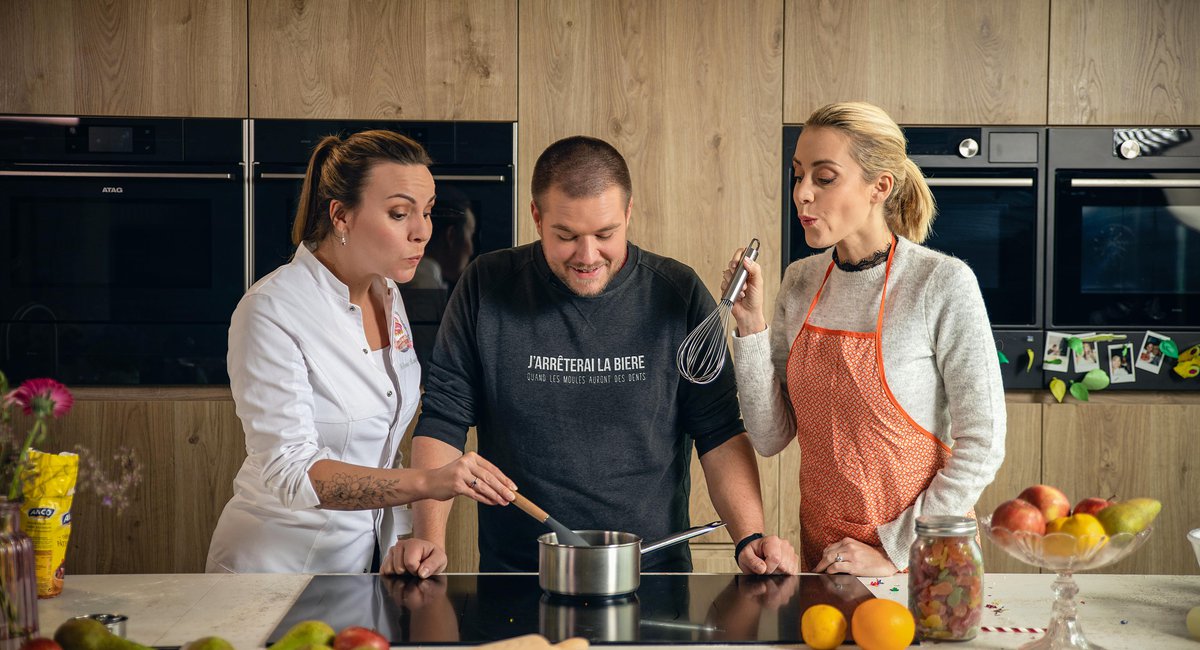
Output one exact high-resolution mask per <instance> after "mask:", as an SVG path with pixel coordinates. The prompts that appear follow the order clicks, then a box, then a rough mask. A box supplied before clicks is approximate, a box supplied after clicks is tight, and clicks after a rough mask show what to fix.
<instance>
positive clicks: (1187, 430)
mask: <svg viewBox="0 0 1200 650" xmlns="http://www.w3.org/2000/svg"><path fill="white" fill-rule="evenodd" d="M1042 422H1043V426H1042V428H1043V431H1044V432H1045V435H1044V436H1043V444H1042V449H1043V456H1042V457H1043V476H1042V479H1043V481H1042V482H1044V483H1046V484H1048V485H1053V486H1055V487H1057V488H1059V489H1061V490H1063V491H1064V492H1066V494H1067V496H1068V497H1069V498H1070V499H1071V501H1072V503H1075V502H1078V501H1079V500H1080V499H1082V498H1084V497H1090V496H1095V497H1102V498H1107V497H1109V496H1111V495H1117V497H1118V498H1120V499H1129V498H1133V497H1151V498H1155V499H1158V500H1160V501H1162V503H1163V509H1162V513H1160V514H1159V516H1158V519H1157V520H1155V522H1154V532H1153V534H1152V536H1151V538H1150V539H1149V540H1148V541H1147V542H1146V544H1145V545H1144V546H1143V547H1142V548H1141V549H1139V550H1138V551H1136V552H1135V553H1134V554H1133V555H1131V556H1129V557H1128V558H1126V559H1124V560H1122V561H1120V562H1118V563H1116V564H1114V565H1112V566H1109V567H1105V568H1104V569H1102V571H1103V572H1104V573H1156V574H1192V575H1194V574H1196V573H1197V569H1196V559H1195V556H1194V555H1193V554H1192V549H1191V546H1190V545H1189V544H1188V542H1187V539H1186V535H1187V531H1188V530H1190V529H1192V528H1195V527H1196V525H1197V522H1200V501H1197V500H1196V495H1197V494H1200V473H1197V471H1196V466H1197V462H1198V461H1200V436H1197V435H1196V422H1200V405H1157V404H1142V405H1132V404H1081V403H1071V404H1052V405H1047V406H1046V407H1045V408H1044V411H1043V420H1042Z"/></svg>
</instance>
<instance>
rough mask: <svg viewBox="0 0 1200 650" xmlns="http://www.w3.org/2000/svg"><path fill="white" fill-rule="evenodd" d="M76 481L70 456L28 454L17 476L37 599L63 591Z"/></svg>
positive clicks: (73, 458) (76, 459) (75, 465)
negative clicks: (21, 496)
mask: <svg viewBox="0 0 1200 650" xmlns="http://www.w3.org/2000/svg"><path fill="white" fill-rule="evenodd" d="M78 477H79V456H78V455H77V454H72V453H70V452H63V453H61V454H47V453H43V452H40V451H37V450H36V449H30V450H29V464H28V465H27V466H26V468H25V469H24V470H22V472H21V485H22V488H23V490H24V497H25V504H24V507H23V508H21V528H23V529H24V530H25V534H27V535H29V537H30V538H32V539H33V555H34V564H35V566H36V573H37V588H38V598H53V597H55V596H57V595H59V594H60V593H62V590H63V577H64V576H65V574H66V570H65V568H64V566H63V563H64V561H65V560H66V557H67V540H68V539H69V538H70V537H71V502H72V501H74V499H75V481H76V479H77V478H78Z"/></svg>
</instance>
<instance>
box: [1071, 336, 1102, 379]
mask: <svg viewBox="0 0 1200 650" xmlns="http://www.w3.org/2000/svg"><path fill="white" fill-rule="evenodd" d="M1095 335H1096V333H1095V332H1088V333H1087V334H1076V336H1078V337H1079V338H1081V339H1086V338H1087V337H1089V336H1095ZM1082 345H1083V352H1082V353H1081V354H1075V351H1074V350H1072V351H1071V359H1072V361H1073V362H1074V364H1075V372H1087V371H1089V370H1095V369H1096V368H1099V367H1100V351H1099V350H1097V349H1096V342H1095V341H1083V342H1082Z"/></svg>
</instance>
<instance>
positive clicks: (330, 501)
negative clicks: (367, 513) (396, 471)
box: [314, 473, 401, 510]
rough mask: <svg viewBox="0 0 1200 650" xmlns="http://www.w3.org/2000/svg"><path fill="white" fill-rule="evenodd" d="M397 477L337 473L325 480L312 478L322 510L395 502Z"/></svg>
mask: <svg viewBox="0 0 1200 650" xmlns="http://www.w3.org/2000/svg"><path fill="white" fill-rule="evenodd" d="M399 486H400V481H399V480H398V479H381V478H373V477H370V476H354V475H353V474H346V473H337V474H334V475H333V478H332V479H330V480H328V481H314V487H316V490H317V497H318V498H320V499H321V504H320V505H319V506H317V507H319V508H321V509H323V510H373V509H375V508H384V507H388V506H393V505H396V504H397V503H399V499H400V497H401V493H400V489H399Z"/></svg>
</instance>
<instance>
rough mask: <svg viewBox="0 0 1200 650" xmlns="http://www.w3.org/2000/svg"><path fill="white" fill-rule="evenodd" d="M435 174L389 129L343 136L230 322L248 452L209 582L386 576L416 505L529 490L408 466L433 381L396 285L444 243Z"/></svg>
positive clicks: (480, 474) (463, 469) (466, 466)
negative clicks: (281, 254)
mask: <svg viewBox="0 0 1200 650" xmlns="http://www.w3.org/2000/svg"><path fill="white" fill-rule="evenodd" d="M429 164H430V160H429V156H428V155H427V154H426V153H425V150H424V149H423V148H422V147H421V145H419V144H417V143H416V142H414V141H413V140H411V139H409V138H407V137H405V136H402V135H399V134H397V133H393V132H390V131H366V132H363V133H358V134H355V135H351V136H349V137H347V138H345V139H341V138H339V137H336V136H328V137H326V138H324V139H323V140H321V142H320V143H319V144H318V145H317V146H316V148H315V149H314V151H313V154H312V158H311V159H310V160H309V165H308V171H307V173H306V174H305V178H304V189H303V190H302V192H301V197H300V207H299V209H298V211H297V215H296V222H295V225H294V227H293V230H292V240H293V242H294V243H296V244H297V248H296V253H295V255H294V257H293V259H292V261H291V262H289V263H288V264H285V265H283V266H281V267H279V268H278V269H276V270H275V271H274V272H272V273H271V274H269V275H267V276H266V277H264V278H263V279H262V280H260V281H259V282H257V283H256V284H255V285H254V286H253V287H251V288H250V290H249V291H247V292H246V295H245V296H244V297H243V298H242V300H241V302H240V303H238V306H237V310H236V311H234V314H233V319H232V322H231V324H230V327H229V357H228V362H229V379H230V387H231V388H232V390H233V397H234V401H235V402H236V404H237V414H238V417H239V418H241V421H242V427H243V429H244V430H245V434H246V454H247V457H246V461H245V462H244V463H243V464H242V468H241V470H240V471H239V472H238V474H237V477H236V478H235V479H234V495H233V498H232V499H231V500H230V501H229V503H228V504H226V506H225V510H224V511H223V512H222V513H221V518H220V520H219V521H218V522H217V528H216V530H215V531H214V532H213V537H212V543H211V545H210V547H209V551H208V563H207V568H206V570H207V571H209V572H235V573H268V572H288V573H359V572H364V571H371V570H372V569H373V566H372V565H373V563H374V562H377V561H378V558H379V557H382V555H383V554H384V553H386V551H387V549H388V548H389V547H390V546H391V545H392V544H393V543H394V542H395V540H396V537H397V536H398V535H402V534H405V533H408V532H409V531H410V530H411V524H410V518H409V511H408V509H407V508H404V507H402V506H404V505H405V504H408V503H410V502H412V501H417V500H420V499H441V500H445V499H450V498H452V497H454V496H455V495H459V494H461V495H466V496H469V497H471V498H473V499H475V500H477V501H479V502H481V503H484V504H489V505H504V504H507V503H508V502H510V501H511V500H512V499H513V498H514V495H513V492H512V490H513V489H515V488H516V486H515V485H513V483H512V482H511V481H509V480H508V478H507V477H505V476H504V475H503V474H502V473H500V471H499V470H497V469H496V468H495V467H494V466H492V465H491V463H488V462H487V461H486V460H484V459H483V458H481V457H479V456H478V455H476V454H473V453H468V454H466V455H464V456H462V457H460V458H459V459H458V460H456V461H454V462H453V463H450V464H449V465H446V466H445V467H442V468H439V469H436V470H432V471H429V472H424V471H421V470H414V469H401V468H399V467H398V461H397V458H396V457H397V451H398V449H399V446H400V440H401V438H403V436H404V433H405V431H406V430H407V428H408V424H409V421H410V420H412V418H413V415H414V413H415V412H416V408H417V400H418V398H419V396H420V388H419V382H420V376H421V371H420V366H419V365H418V363H417V358H416V355H415V354H414V352H413V345H412V338H411V334H410V332H411V328H410V326H409V322H408V317H407V315H406V314H405V311H404V303H403V301H402V300H401V298H400V294H399V292H398V291H397V286H396V285H397V283H404V282H407V281H408V280H410V279H411V278H412V277H413V273H414V272H415V270H416V268H417V263H418V262H420V260H421V256H422V253H423V251H424V249H425V244H426V243H427V242H428V239H429V235H430V230H431V227H430V222H429V211H430V208H431V207H432V206H433V203H434V200H435V195H434V182H433V176H432V175H431V174H430V172H429V168H428V165H429Z"/></svg>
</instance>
